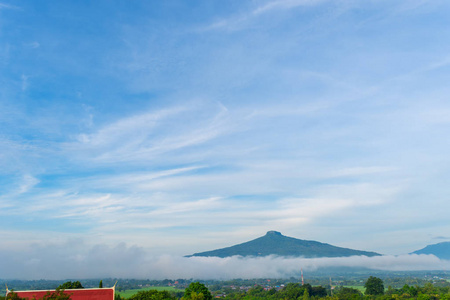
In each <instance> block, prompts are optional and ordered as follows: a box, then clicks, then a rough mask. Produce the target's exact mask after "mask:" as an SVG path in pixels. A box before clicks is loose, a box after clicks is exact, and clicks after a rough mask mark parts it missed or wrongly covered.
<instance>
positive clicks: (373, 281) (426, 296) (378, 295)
mask: <svg viewBox="0 0 450 300" xmlns="http://www.w3.org/2000/svg"><path fill="white" fill-rule="evenodd" d="M75 286H77V285H75ZM364 288H365V289H364V290H365V292H364V293H362V292H361V291H360V290H358V289H355V288H351V287H344V286H339V287H334V288H333V289H330V287H329V286H328V287H326V288H325V287H322V286H311V285H310V284H304V285H301V284H300V283H288V284H286V285H285V286H283V287H280V288H267V287H266V288H264V287H263V286H260V285H255V286H253V287H252V288H250V289H248V290H239V289H237V290H226V291H219V290H216V291H214V292H213V293H211V291H210V290H209V289H208V288H207V287H206V285H204V284H203V283H200V282H191V283H190V284H189V286H188V287H186V289H185V291H184V293H183V292H178V293H174V292H168V291H157V290H146V291H139V292H138V293H136V294H135V295H133V296H131V297H130V298H128V299H127V300H178V299H181V300H212V299H213V298H220V299H232V300H258V299H269V300H315V299H329V300H389V299H417V300H437V299H443V300H450V287H449V286H436V285H433V284H432V283H431V282H428V283H426V284H425V285H424V286H418V285H408V284H405V285H404V286H403V287H402V288H392V287H390V286H389V287H388V288H387V289H386V288H385V287H384V283H383V280H381V279H380V278H377V277H373V276H370V277H369V278H368V279H367V280H366V282H365V285H364ZM69 298H70V296H69V295H67V294H64V293H63V290H59V289H58V290H56V291H55V292H53V293H50V292H49V293H47V295H46V296H44V298H43V299H42V300H69ZM0 300H25V299H21V298H19V297H18V296H17V294H15V293H14V292H12V293H9V294H8V297H7V298H6V299H5V297H0ZM32 300H41V299H32ZM115 300H125V299H124V298H122V297H121V296H120V295H118V294H116V296H115Z"/></svg>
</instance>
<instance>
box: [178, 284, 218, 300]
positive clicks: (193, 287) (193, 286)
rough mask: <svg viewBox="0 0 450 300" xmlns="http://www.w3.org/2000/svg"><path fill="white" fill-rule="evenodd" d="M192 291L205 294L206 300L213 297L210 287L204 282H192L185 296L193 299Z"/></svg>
mask: <svg viewBox="0 0 450 300" xmlns="http://www.w3.org/2000/svg"><path fill="white" fill-rule="evenodd" d="M192 292H195V293H196V294H203V299H204V300H211V299H212V295H211V292H210V291H209V290H208V288H207V287H206V286H205V285H204V284H203V283H200V282H191V284H189V286H188V287H187V288H186V289H185V291H184V298H185V299H192V298H191V294H192ZM197 297H198V295H197ZM197 299H198V298H197Z"/></svg>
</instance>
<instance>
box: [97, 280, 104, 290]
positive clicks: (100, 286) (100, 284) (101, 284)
mask: <svg viewBox="0 0 450 300" xmlns="http://www.w3.org/2000/svg"><path fill="white" fill-rule="evenodd" d="M98 288H99V289H102V288H103V280H100V283H99V284H98Z"/></svg>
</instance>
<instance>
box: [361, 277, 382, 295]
mask: <svg viewBox="0 0 450 300" xmlns="http://www.w3.org/2000/svg"><path fill="white" fill-rule="evenodd" d="M364 287H365V288H366V294H367V295H383V294H384V284H383V280H381V279H380V278H378V277H373V276H370V277H369V279H367V281H366V283H365V284H364Z"/></svg>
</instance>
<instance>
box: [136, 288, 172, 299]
mask: <svg viewBox="0 0 450 300" xmlns="http://www.w3.org/2000/svg"><path fill="white" fill-rule="evenodd" d="M128 299H129V300H176V298H175V297H174V296H172V295H171V294H170V293H169V292H168V291H157V290H149V291H141V292H138V293H137V294H135V295H133V296H131V297H130V298H128Z"/></svg>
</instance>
